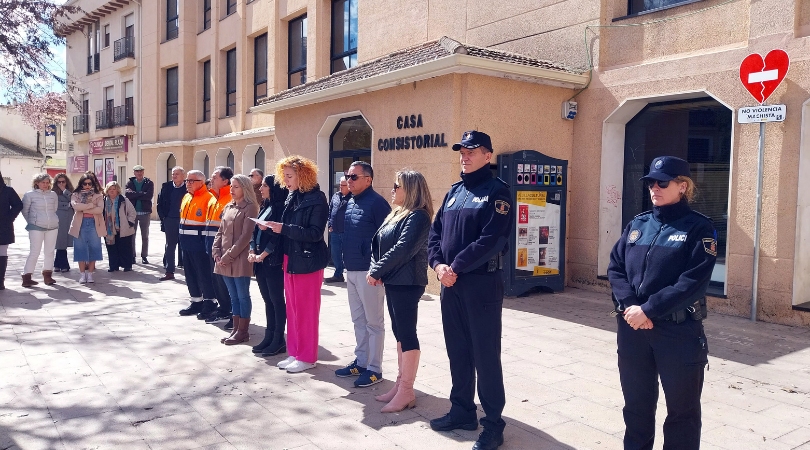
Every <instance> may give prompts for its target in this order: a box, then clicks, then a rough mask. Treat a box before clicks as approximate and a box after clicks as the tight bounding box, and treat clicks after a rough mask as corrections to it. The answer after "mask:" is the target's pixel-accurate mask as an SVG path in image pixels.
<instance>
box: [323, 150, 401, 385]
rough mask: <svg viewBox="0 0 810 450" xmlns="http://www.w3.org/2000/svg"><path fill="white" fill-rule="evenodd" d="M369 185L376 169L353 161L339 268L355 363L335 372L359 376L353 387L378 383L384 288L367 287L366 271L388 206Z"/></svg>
mask: <svg viewBox="0 0 810 450" xmlns="http://www.w3.org/2000/svg"><path fill="white" fill-rule="evenodd" d="M373 181H374V170H373V169H372V168H371V164H369V163H367V162H363V161H355V162H353V163H352V164H351V165H350V166H349V170H348V171H347V172H346V182H347V185H348V187H349V191H350V192H351V194H352V198H351V199H349V202H348V203H347V204H346V215H345V217H344V220H343V265H344V266H345V267H346V289H347V290H348V294H349V308H350V310H351V314H352V322H353V323H354V337H355V340H356V341H357V345H356V347H355V349H354V355H355V359H354V361H352V363H351V364H349V365H348V366H346V367H343V368H341V369H338V370H336V371H335V375H337V376H339V377H351V376H357V377H358V378H357V380H355V382H354V385H355V386H356V387H367V386H371V385H373V384H377V383H379V382H381V381H382V355H383V343H384V340H385V303H384V299H385V289H384V288H383V286H382V285H377V286H371V285H369V284H368V281H366V273H368V269H369V267H370V266H371V239H372V238H373V237H374V233H376V232H377V230H378V229H379V228H380V225H382V223H383V222H384V221H385V218H386V216H388V213H389V212H391V206H390V205H389V204H388V201H387V200H385V198H383V196H382V195H380V194H378V193H377V192H376V191H375V190H374V189H373V188H372V186H371V184H372V182H373Z"/></svg>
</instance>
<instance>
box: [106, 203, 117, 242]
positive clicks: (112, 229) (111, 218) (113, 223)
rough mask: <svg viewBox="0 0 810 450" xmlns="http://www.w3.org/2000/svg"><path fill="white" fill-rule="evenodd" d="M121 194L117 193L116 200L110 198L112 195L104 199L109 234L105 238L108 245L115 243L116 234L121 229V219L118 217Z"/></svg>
mask: <svg viewBox="0 0 810 450" xmlns="http://www.w3.org/2000/svg"><path fill="white" fill-rule="evenodd" d="M120 197H121V196H120V195H117V196H116V197H115V200H110V197H107V198H105V199H104V222H105V223H106V224H107V236H106V237H105V240H106V241H107V245H113V244H115V235H116V233H118V230H120V229H121V221H120V220H119V218H118V202H119V201H121V198H120Z"/></svg>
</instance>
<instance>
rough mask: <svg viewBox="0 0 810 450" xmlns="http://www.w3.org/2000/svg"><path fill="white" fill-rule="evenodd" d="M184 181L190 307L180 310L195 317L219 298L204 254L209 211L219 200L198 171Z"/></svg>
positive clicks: (182, 219) (182, 226)
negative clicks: (205, 305)
mask: <svg viewBox="0 0 810 450" xmlns="http://www.w3.org/2000/svg"><path fill="white" fill-rule="evenodd" d="M185 181H186V190H187V191H188V193H187V194H186V195H185V197H183V202H182V204H181V205H180V245H181V246H182V247H183V263H184V266H185V271H186V285H187V287H188V293H189V296H191V304H190V305H189V306H188V307H186V308H184V309H182V310H180V315H181V316H192V315H195V314H198V313H200V312H202V309H203V304H204V303H203V301H207V302H209V303H208V304H211V303H214V299H215V298H216V294H215V293H214V284H213V282H212V278H213V277H212V276H211V265H210V263H209V262H208V260H209V259H210V257H209V256H208V253H206V251H205V244H206V240H205V237H206V236H205V232H206V227H207V225H208V216H209V213H210V210H211V209H213V208H214V207H215V206H216V204H217V199H216V198H215V197H214V195H213V194H211V193H210V192H209V191H208V188H206V187H205V175H204V174H203V173H202V172H200V171H199V170H190V171H189V172H188V173H187V174H186V180H185Z"/></svg>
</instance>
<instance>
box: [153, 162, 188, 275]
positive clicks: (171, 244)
mask: <svg viewBox="0 0 810 450" xmlns="http://www.w3.org/2000/svg"><path fill="white" fill-rule="evenodd" d="M185 177H186V171H185V170H184V169H183V168H182V167H180V166H177V167H173V168H172V179H171V180H169V181H167V182H165V183H163V185H162V186H161V187H160V193H159V194H158V199H157V213H158V217H159V218H160V231H162V232H164V233H166V245H165V247H164V250H163V269H164V270H165V271H166V273H165V274H164V275H163V276H162V277H160V281H166V280H173V279H174V269H175V268H176V267H182V266H183V265H182V262H183V250H182V249H181V248H180V204H181V203H182V202H183V197H184V196H185V195H186V185H185V181H184V179H185ZM175 249H177V259H176V260H175V259H174V251H175ZM175 261H177V264H176V265H175Z"/></svg>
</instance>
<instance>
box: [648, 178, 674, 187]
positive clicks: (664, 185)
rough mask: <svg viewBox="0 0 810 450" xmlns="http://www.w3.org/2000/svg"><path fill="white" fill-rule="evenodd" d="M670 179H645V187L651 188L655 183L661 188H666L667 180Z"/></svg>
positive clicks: (667, 185)
mask: <svg viewBox="0 0 810 450" xmlns="http://www.w3.org/2000/svg"><path fill="white" fill-rule="evenodd" d="M670 181H672V180H667V181H660V180H647V189H652V188H654V187H655V185H656V184H657V185H658V187H660V188H661V189H666V188H668V187H669V182H670Z"/></svg>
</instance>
